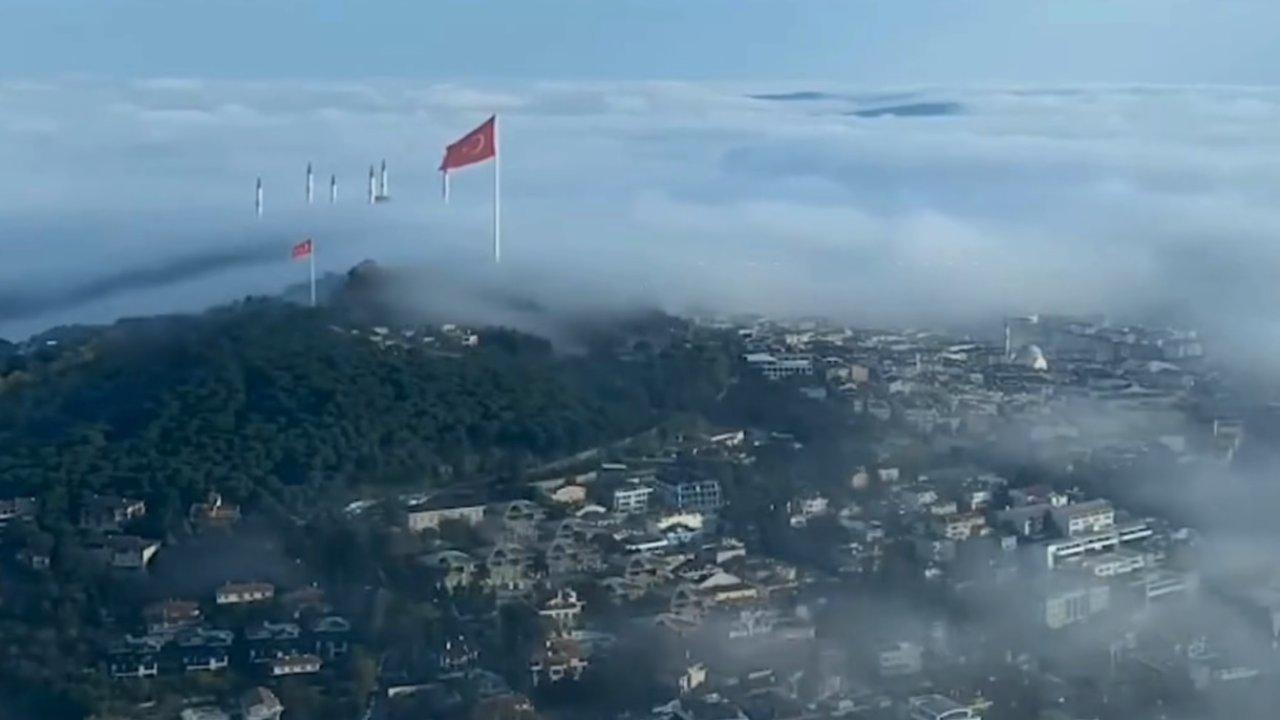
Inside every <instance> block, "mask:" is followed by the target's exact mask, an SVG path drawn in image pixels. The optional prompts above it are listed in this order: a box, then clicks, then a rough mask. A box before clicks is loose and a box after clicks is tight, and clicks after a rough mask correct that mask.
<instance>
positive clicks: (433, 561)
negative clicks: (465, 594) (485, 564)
mask: <svg viewBox="0 0 1280 720" xmlns="http://www.w3.org/2000/svg"><path fill="white" fill-rule="evenodd" d="M419 562H420V563H422V565H424V566H426V568H427V569H428V571H429V572H430V573H431V575H432V577H434V578H435V583H436V587H439V588H442V589H444V590H446V591H448V592H454V591H455V590H457V589H458V588H461V587H469V586H470V585H471V584H472V583H473V582H474V581H475V579H476V570H477V569H478V568H479V563H477V562H476V560H475V558H473V557H471V556H470V555H468V554H466V553H464V552H462V551H461V550H440V551H438V552H433V553H430V554H428V555H424V556H423V557H422V558H421V559H420V560H419Z"/></svg>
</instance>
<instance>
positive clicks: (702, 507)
mask: <svg viewBox="0 0 1280 720" xmlns="http://www.w3.org/2000/svg"><path fill="white" fill-rule="evenodd" d="M658 492H659V493H661V495H662V497H663V499H664V500H665V501H666V502H667V503H668V504H669V505H670V506H671V507H673V508H675V509H677V510H688V511H693V512H699V513H702V514H704V515H712V514H715V513H716V511H718V510H719V509H720V506H721V504H722V497H721V492H720V483H719V481H717V480H698V479H681V480H670V481H659V482H658Z"/></svg>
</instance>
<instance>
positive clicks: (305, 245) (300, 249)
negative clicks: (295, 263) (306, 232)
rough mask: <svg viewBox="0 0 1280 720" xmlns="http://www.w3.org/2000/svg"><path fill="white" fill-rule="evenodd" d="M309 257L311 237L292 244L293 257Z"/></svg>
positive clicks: (299, 258) (295, 258) (296, 258)
mask: <svg viewBox="0 0 1280 720" xmlns="http://www.w3.org/2000/svg"><path fill="white" fill-rule="evenodd" d="M309 257H311V238H307V239H306V240H303V241H302V242H300V243H298V244H297V245H294V246H293V259H294V260H301V259H303V258H309Z"/></svg>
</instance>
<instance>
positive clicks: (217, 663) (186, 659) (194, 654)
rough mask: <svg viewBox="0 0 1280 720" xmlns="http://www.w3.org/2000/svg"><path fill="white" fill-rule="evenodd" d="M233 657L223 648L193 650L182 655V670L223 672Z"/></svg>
mask: <svg viewBox="0 0 1280 720" xmlns="http://www.w3.org/2000/svg"><path fill="white" fill-rule="evenodd" d="M230 660H231V657H230V655H228V654H227V651H226V650H223V649H221V648H192V649H190V650H187V651H186V652H185V653H183V655H182V668H183V670H185V671H186V672H213V671H215V670H222V669H223V668H225V667H227V665H228V664H229V663H230Z"/></svg>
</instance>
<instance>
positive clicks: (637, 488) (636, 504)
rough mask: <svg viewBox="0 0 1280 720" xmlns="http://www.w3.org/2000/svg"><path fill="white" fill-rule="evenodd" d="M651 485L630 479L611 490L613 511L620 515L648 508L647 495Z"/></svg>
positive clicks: (650, 493)
mask: <svg viewBox="0 0 1280 720" xmlns="http://www.w3.org/2000/svg"><path fill="white" fill-rule="evenodd" d="M652 494H653V487H652V486H650V485H646V484H643V483H640V482H638V481H630V482H627V483H626V484H624V485H622V486H621V487H618V488H615V489H614V491H613V503H612V504H613V511H614V512H616V513H618V514H621V515H635V514H640V513H644V512H647V511H648V510H649V496H650V495H652Z"/></svg>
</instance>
